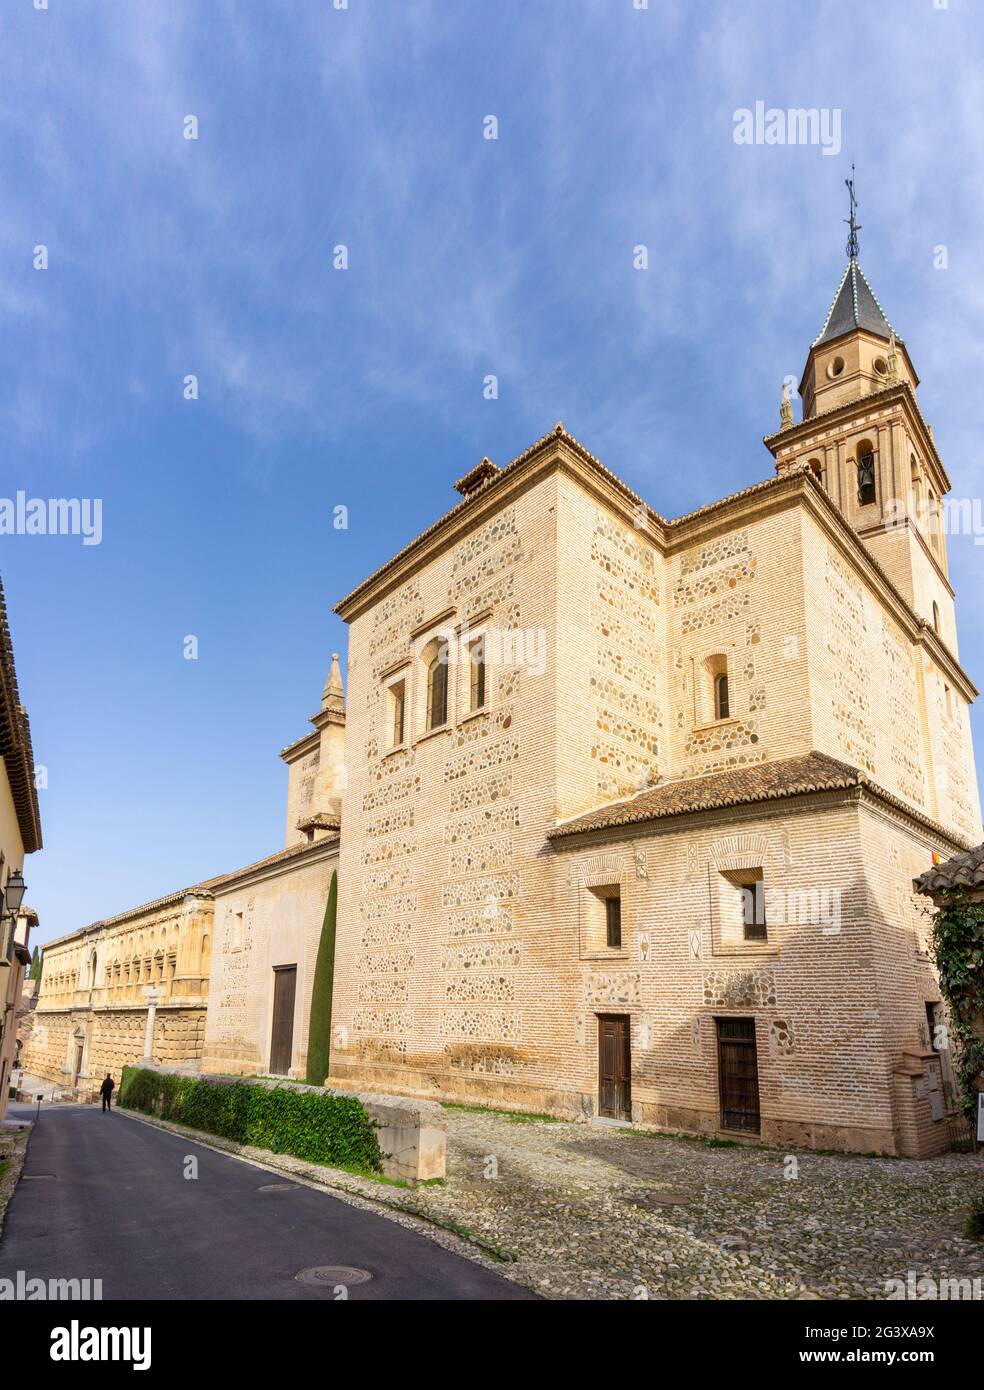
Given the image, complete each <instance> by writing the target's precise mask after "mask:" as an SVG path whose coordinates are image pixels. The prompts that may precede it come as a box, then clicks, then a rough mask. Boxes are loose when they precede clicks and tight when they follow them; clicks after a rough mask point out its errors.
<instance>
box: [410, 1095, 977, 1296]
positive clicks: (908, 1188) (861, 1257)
mask: <svg viewBox="0 0 984 1390" xmlns="http://www.w3.org/2000/svg"><path fill="white" fill-rule="evenodd" d="M448 1120H449V1134H448V1141H449V1165H448V1183H447V1185H446V1186H445V1187H431V1188H422V1189H418V1190H417V1191H416V1192H415V1193H414V1194H413V1200H414V1204H415V1205H419V1206H420V1207H422V1208H426V1209H428V1210H430V1211H432V1212H434V1213H435V1214H439V1215H441V1216H443V1217H445V1218H448V1219H450V1220H452V1221H454V1222H456V1223H458V1224H459V1225H461V1226H463V1227H465V1228H466V1229H467V1230H469V1231H471V1232H472V1233H473V1234H474V1235H476V1236H479V1237H481V1238H482V1239H483V1240H484V1241H488V1242H489V1243H491V1244H492V1245H495V1246H498V1247H500V1248H502V1249H503V1250H506V1251H509V1252H511V1253H513V1254H515V1255H516V1256H517V1260H516V1263H514V1264H511V1265H506V1266H504V1267H502V1269H503V1272H504V1273H506V1274H507V1275H508V1276H509V1277H512V1278H518V1279H520V1280H521V1281H522V1282H523V1283H525V1284H528V1285H530V1286H531V1287H532V1288H535V1289H537V1290H538V1291H539V1292H540V1293H542V1294H544V1295H545V1296H547V1297H553V1298H608V1299H625V1298H632V1297H649V1298H803V1297H807V1298H809V1297H820V1298H885V1297H886V1280H887V1279H889V1278H902V1279H904V1278H905V1276H906V1273H907V1272H908V1271H910V1270H912V1271H914V1272H915V1273H916V1274H917V1275H922V1274H930V1275H932V1276H933V1277H934V1278H937V1279H938V1278H940V1277H944V1276H945V1277H951V1278H968V1277H969V1278H973V1277H978V1278H980V1277H982V1276H984V1244H981V1243H979V1242H976V1241H968V1240H965V1239H964V1238H963V1235H962V1232H963V1226H964V1220H965V1217H966V1213H967V1211H968V1209H969V1207H970V1204H971V1200H972V1196H973V1194H974V1193H975V1192H980V1191H981V1190H982V1189H984V1153H982V1154H979V1155H977V1156H976V1157H975V1156H974V1155H971V1154H949V1155H947V1156H945V1157H943V1158H939V1159H933V1160H930V1161H927V1162H915V1161H911V1160H906V1159H878V1158H863V1157H854V1156H850V1157H849V1156H843V1155H831V1154H811V1153H801V1154H798V1155H795V1158H796V1164H797V1170H798V1176H796V1177H791V1178H787V1177H785V1176H784V1172H785V1171H787V1164H786V1156H785V1155H784V1154H783V1153H782V1152H781V1151H779V1150H773V1149H757V1148H745V1147H735V1148H714V1147H710V1146H708V1145H707V1144H705V1143H701V1142H697V1141H687V1140H683V1139H675V1138H670V1137H664V1136H656V1135H650V1134H645V1133H640V1132H638V1131H631V1132H630V1131H626V1130H624V1129H620V1128H614V1127H609V1126H606V1125H600V1124H565V1123H548V1122H544V1121H536V1120H533V1121H527V1122H525V1123H524V1122H517V1121H516V1120H513V1119H510V1118H509V1117H507V1116H506V1115H504V1114H502V1113H496V1112H488V1111H484V1112H473V1111H468V1110H463V1109H457V1108H453V1107H451V1108H449V1109H448Z"/></svg>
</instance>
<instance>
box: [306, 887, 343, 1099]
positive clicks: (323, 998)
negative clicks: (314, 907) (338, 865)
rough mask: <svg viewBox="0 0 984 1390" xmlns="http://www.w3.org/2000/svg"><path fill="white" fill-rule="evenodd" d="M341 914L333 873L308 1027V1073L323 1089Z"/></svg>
mask: <svg viewBox="0 0 984 1390" xmlns="http://www.w3.org/2000/svg"><path fill="white" fill-rule="evenodd" d="M337 912H338V875H337V874H336V873H335V872H334V871H332V875H331V887H330V888H329V889H328V905H327V907H326V908H325V919H324V921H323V922H322V924H321V940H320V942H319V943H318V959H317V962H316V964H315V967H314V988H313V989H312V991H311V1021H310V1023H309V1025H308V1047H307V1071H306V1073H305V1080H306V1081H307V1084H308V1085H309V1086H323V1085H324V1082H325V1077H326V1076H327V1075H328V1064H329V1060H330V1051H331V993H332V985H333V983H334V979H333V977H334V973H335V919H336V916H337Z"/></svg>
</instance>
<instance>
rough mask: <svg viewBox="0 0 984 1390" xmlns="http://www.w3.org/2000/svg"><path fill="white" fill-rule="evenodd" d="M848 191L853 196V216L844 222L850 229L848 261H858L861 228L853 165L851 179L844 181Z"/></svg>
mask: <svg viewBox="0 0 984 1390" xmlns="http://www.w3.org/2000/svg"><path fill="white" fill-rule="evenodd" d="M844 182H845V184H846V185H847V191H848V193H849V194H850V195H851V215H850V217H845V218H844V221H845V222H846V223H847V225H848V226H849V227H850V229H851V230H850V231H849V232H848V234H847V256H848V260H852V261H856V260H857V258H858V232H860V230H861V227H860V225H859V223H858V200H857V198H855V196H854V165H853V164H852V165H851V177H850V178H849V179H845V180H844Z"/></svg>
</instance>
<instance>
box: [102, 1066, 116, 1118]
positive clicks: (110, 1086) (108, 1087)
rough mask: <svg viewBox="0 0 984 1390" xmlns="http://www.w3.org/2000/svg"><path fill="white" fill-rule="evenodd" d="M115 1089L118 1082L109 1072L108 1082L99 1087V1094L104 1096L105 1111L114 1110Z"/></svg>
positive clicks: (107, 1074)
mask: <svg viewBox="0 0 984 1390" xmlns="http://www.w3.org/2000/svg"><path fill="white" fill-rule="evenodd" d="M115 1087H116V1082H115V1081H114V1080H113V1078H112V1077H111V1076H110V1074H109V1072H107V1073H106V1080H105V1081H104V1082H103V1084H102V1085H101V1086H100V1087H99V1094H100V1095H101V1096H102V1102H103V1110H109V1109H111V1108H112V1100H113V1091H114V1089H115Z"/></svg>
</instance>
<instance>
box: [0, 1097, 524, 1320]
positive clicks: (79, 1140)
mask: <svg viewBox="0 0 984 1390" xmlns="http://www.w3.org/2000/svg"><path fill="white" fill-rule="evenodd" d="M33 1113H34V1107H33V1106H26V1105H11V1106H10V1107H9V1108H8V1114H9V1116H10V1118H14V1117H15V1116H17V1115H18V1114H20V1115H32V1114H33ZM188 1155H193V1156H194V1157H195V1158H196V1159H197V1160H198V1177H197V1178H196V1179H188V1178H186V1177H185V1176H184V1172H185V1159H186V1156H188ZM270 1186H272V1187H273V1190H271V1191H263V1190H262V1189H263V1188H265V1187H270ZM325 1265H342V1266H354V1267H355V1268H357V1269H362V1270H368V1271H369V1272H370V1273H371V1275H372V1278H371V1280H369V1282H367V1283H363V1284H354V1283H353V1284H349V1285H346V1287H347V1289H348V1297H349V1298H352V1299H526V1298H534V1297H535V1295H534V1294H532V1293H531V1292H530V1291H528V1290H527V1289H524V1288H522V1287H521V1286H519V1285H517V1284H513V1283H511V1282H510V1281H509V1280H506V1279H501V1278H500V1277H499V1276H498V1275H497V1274H495V1273H492V1272H491V1271H489V1270H487V1269H485V1268H484V1267H483V1266H481V1265H478V1264H475V1263H474V1262H473V1261H471V1260H467V1259H464V1258H463V1257H461V1256H459V1255H455V1254H452V1253H451V1252H449V1251H447V1250H445V1249H443V1248H442V1247H441V1246H439V1245H437V1244H435V1243H434V1242H433V1241H430V1240H428V1239H427V1238H426V1237H425V1236H421V1235H418V1234H417V1233H416V1232H414V1231H409V1230H407V1229H406V1228H405V1227H403V1226H400V1225H398V1224H397V1223H396V1222H394V1221H390V1220H387V1218H386V1217H383V1216H377V1215H375V1213H373V1212H370V1211H365V1210H362V1209H360V1208H358V1207H353V1206H350V1205H349V1204H348V1203H346V1202H343V1201H340V1200H339V1199H338V1198H337V1197H333V1196H331V1195H330V1194H329V1193H327V1192H320V1191H318V1190H317V1189H315V1188H310V1187H306V1186H303V1185H301V1184H299V1183H294V1182H291V1181H290V1180H289V1178H288V1177H287V1176H286V1175H284V1174H280V1173H273V1172H269V1171H266V1170H264V1169H262V1168H255V1167H253V1166H252V1165H250V1164H248V1163H243V1162H241V1161H239V1160H237V1159H235V1158H230V1157H229V1156H227V1155H226V1154H221V1153H216V1152H215V1151H214V1150H213V1149H207V1148H203V1147H202V1146H200V1145H198V1144H195V1143H193V1142H192V1141H191V1140H189V1139H186V1138H185V1137H184V1136H183V1135H175V1134H170V1133H168V1132H167V1131H165V1130H160V1129H156V1128H154V1127H153V1126H151V1125H147V1124H143V1123H142V1122H141V1121H139V1120H134V1119H131V1118H130V1117H129V1116H128V1115H127V1114H126V1113H125V1112H124V1111H121V1110H119V1111H118V1110H113V1111H111V1112H110V1113H108V1114H103V1112H102V1110H101V1108H99V1107H96V1106H90V1105H52V1106H51V1107H50V1108H48V1109H45V1108H44V1106H43V1105H42V1109H41V1118H40V1121H39V1123H38V1124H37V1125H36V1126H35V1129H34V1132H33V1134H32V1135H31V1141H30V1146H29V1149H28V1155H27V1163H26V1165H25V1168H24V1172H23V1174H22V1176H21V1180H20V1182H19V1183H18V1186H17V1190H16V1192H15V1193H14V1196H13V1198H12V1200H11V1203H10V1206H9V1207H8V1210H7V1221H6V1225H5V1228H4V1236H3V1241H2V1244H0V1276H3V1277H5V1278H15V1277H16V1274H17V1271H18V1270H23V1271H24V1272H25V1275H26V1277H27V1278H38V1277H40V1278H43V1279H48V1278H62V1279H72V1278H75V1279H81V1278H89V1279H101V1280H102V1281H103V1298H104V1299H124V1300H130V1299H162V1298H163V1299H225V1298H233V1299H316V1300H319V1301H322V1302H323V1301H324V1300H325V1299H328V1300H332V1299H334V1298H335V1297H337V1294H336V1291H335V1289H336V1286H335V1285H334V1284H333V1283H331V1284H327V1285H325V1286H324V1287H318V1286H312V1285H310V1284H306V1283H301V1282H298V1281H297V1280H296V1279H295V1275H296V1274H297V1273H298V1272H299V1271H300V1270H303V1269H310V1268H312V1267H317V1266H325Z"/></svg>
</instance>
